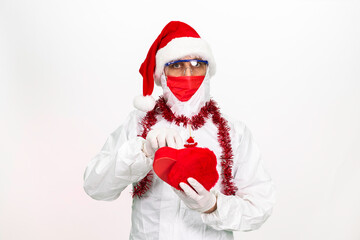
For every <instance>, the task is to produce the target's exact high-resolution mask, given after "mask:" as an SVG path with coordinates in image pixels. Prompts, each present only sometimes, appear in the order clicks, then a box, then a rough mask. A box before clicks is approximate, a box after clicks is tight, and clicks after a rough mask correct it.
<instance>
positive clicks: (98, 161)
mask: <svg viewBox="0 0 360 240" xmlns="http://www.w3.org/2000/svg"><path fill="white" fill-rule="evenodd" d="M139 114H140V113H139V112H138V111H137V110H134V111H132V112H131V113H130V114H129V115H128V117H127V119H126V120H125V122H124V123H123V124H122V125H121V126H120V127H118V128H117V129H116V130H115V131H114V132H113V133H111V135H110V136H109V137H108V138H107V140H106V142H105V144H104V146H103V147H102V149H101V151H100V152H99V153H98V154H97V155H95V156H94V157H93V158H92V159H91V161H90V162H89V164H88V165H87V167H86V170H85V173H84V186H83V187H84V190H85V192H86V193H87V194H88V195H89V196H90V197H92V198H94V199H96V200H105V201H111V200H115V199H117V198H118V197H119V196H120V194H121V192H122V191H123V190H124V189H125V188H126V187H127V186H128V185H129V184H131V183H134V182H137V181H139V180H141V179H142V178H144V177H145V176H146V174H147V173H148V172H149V171H150V170H151V168H152V160H151V159H150V158H147V157H146V156H145V154H144V152H143V151H142V145H143V144H144V142H145V139H143V138H142V137H138V136H137V135H138V132H139V121H140V120H141V116H140V115H139Z"/></svg>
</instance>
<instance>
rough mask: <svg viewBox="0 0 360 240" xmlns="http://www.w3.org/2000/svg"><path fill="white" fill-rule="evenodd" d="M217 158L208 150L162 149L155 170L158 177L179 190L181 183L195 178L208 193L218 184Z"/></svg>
mask: <svg viewBox="0 0 360 240" xmlns="http://www.w3.org/2000/svg"><path fill="white" fill-rule="evenodd" d="M216 165H217V161H216V156H215V154H214V153H213V152H212V151H211V150H209V149H208V148H198V147H191V148H183V149H175V148H171V147H162V148H160V149H158V150H157V151H156V152H155V156H154V163H153V169H154V172H155V173H156V175H158V177H159V178H160V179H162V180H163V181H165V182H166V183H168V184H170V185H171V186H173V187H174V188H176V189H178V190H182V189H181V188H180V186H179V183H180V182H185V183H187V179H188V178H189V177H192V178H195V179H196V180H197V181H198V182H199V183H201V184H202V185H203V186H204V188H206V189H207V190H208V191H209V190H210V189H211V188H212V187H213V186H214V185H215V184H216V182H217V181H218V179H219V174H218V172H217V170H216Z"/></svg>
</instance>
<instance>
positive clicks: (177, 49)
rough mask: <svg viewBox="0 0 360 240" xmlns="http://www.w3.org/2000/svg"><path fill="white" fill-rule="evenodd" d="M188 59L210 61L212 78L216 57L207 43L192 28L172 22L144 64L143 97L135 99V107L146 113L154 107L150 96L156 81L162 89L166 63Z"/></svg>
mask: <svg viewBox="0 0 360 240" xmlns="http://www.w3.org/2000/svg"><path fill="white" fill-rule="evenodd" d="M185 56H196V57H201V58H202V59H203V60H207V61H208V62H209V75H210V76H213V75H214V74H215V71H216V66H215V61H214V57H213V55H212V52H211V49H210V46H209V45H208V43H207V42H206V41H205V40H203V39H201V38H200V36H199V34H198V33H197V32H196V31H195V30H194V29H193V28H192V27H191V26H189V25H187V24H186V23H183V22H179V21H172V22H169V23H168V24H167V25H166V26H165V27H164V29H163V30H162V31H161V33H160V35H159V36H158V37H157V38H156V40H155V41H154V43H153V44H152V45H151V47H150V49H149V52H148V54H147V56H146V59H145V61H144V62H143V63H142V64H141V67H140V70H139V72H140V74H141V75H142V77H143V94H142V95H140V96H137V97H135V98H134V106H135V107H136V108H137V109H139V110H141V111H144V112H147V111H150V110H152V109H153V108H154V106H155V100H154V98H153V97H152V96H151V94H152V92H153V89H154V81H155V83H156V85H158V86H160V85H161V83H160V77H161V75H162V73H163V71H164V66H165V63H167V62H170V61H172V60H176V59H180V58H182V57H185Z"/></svg>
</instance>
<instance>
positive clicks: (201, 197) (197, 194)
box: [173, 178, 216, 213]
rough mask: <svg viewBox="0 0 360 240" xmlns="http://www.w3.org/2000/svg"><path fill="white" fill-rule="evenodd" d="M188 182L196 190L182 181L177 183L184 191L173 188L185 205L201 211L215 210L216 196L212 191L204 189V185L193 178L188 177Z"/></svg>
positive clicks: (209, 211)
mask: <svg viewBox="0 0 360 240" xmlns="http://www.w3.org/2000/svg"><path fill="white" fill-rule="evenodd" d="M188 182H189V184H190V185H191V186H192V187H193V188H194V189H195V190H196V191H194V190H193V189H192V188H191V187H190V186H189V185H187V184H186V183H183V182H181V183H180V184H179V185H180V188H181V189H182V190H183V191H184V192H182V191H180V190H177V189H175V188H173V189H174V191H175V193H176V194H177V195H178V196H179V198H180V199H181V200H183V201H184V203H185V205H186V206H187V207H188V208H190V209H193V210H196V211H199V212H203V213H211V212H213V211H215V210H216V196H215V195H214V194H213V193H212V192H209V191H208V190H206V189H205V188H204V186H203V185H201V183H199V182H198V181H197V180H195V179H194V178H188Z"/></svg>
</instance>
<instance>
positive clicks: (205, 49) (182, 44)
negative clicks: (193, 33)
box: [154, 37, 216, 86]
mask: <svg viewBox="0 0 360 240" xmlns="http://www.w3.org/2000/svg"><path fill="white" fill-rule="evenodd" d="M185 56H199V57H201V58H202V59H203V60H207V61H208V62H209V75H210V76H213V75H214V74H215V72H216V64H215V60H214V57H213V54H212V51H211V48H210V46H209V44H208V43H207V42H206V41H205V40H203V39H201V38H192V37H181V38H174V39H173V40H171V41H170V42H169V43H168V44H167V45H166V46H165V47H163V48H161V49H159V50H158V51H157V53H156V69H155V72H154V80H155V83H156V85H158V86H160V84H161V83H160V77H161V74H162V72H163V70H164V66H165V63H168V62H170V61H173V60H176V59H180V58H182V57H185Z"/></svg>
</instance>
